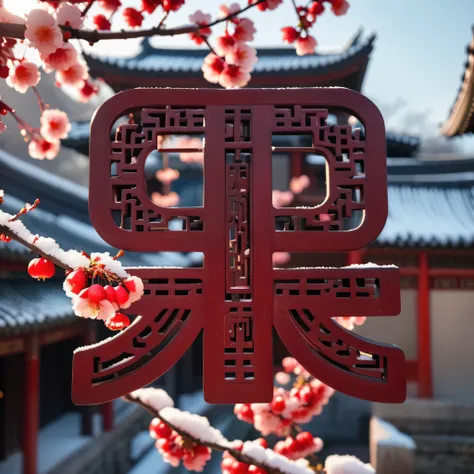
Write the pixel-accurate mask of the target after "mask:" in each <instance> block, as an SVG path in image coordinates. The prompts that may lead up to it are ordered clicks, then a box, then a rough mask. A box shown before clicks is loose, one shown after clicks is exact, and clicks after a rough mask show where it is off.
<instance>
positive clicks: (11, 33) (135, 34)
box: [0, 0, 265, 44]
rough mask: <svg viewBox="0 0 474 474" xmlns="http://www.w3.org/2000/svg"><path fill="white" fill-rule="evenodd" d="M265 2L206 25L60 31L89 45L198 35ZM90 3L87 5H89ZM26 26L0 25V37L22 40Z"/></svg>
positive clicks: (260, 1) (261, 0)
mask: <svg viewBox="0 0 474 474" xmlns="http://www.w3.org/2000/svg"><path fill="white" fill-rule="evenodd" d="M264 1H265V0H257V1H256V2H255V3H252V4H250V5H247V6H246V7H244V8H242V9H241V10H238V11H236V12H233V13H230V14H229V15H226V16H225V17H222V18H219V19H217V20H215V21H213V22H211V23H209V24H206V25H183V26H178V27H175V28H163V21H164V20H165V19H166V16H165V17H164V18H163V20H162V21H161V22H160V23H159V24H158V26H156V27H153V28H149V29H146V30H130V31H125V30H121V31H97V30H85V29H80V30H79V29H75V28H71V27H69V26H65V25H60V27H61V29H62V30H63V31H65V32H68V33H69V34H70V35H71V36H70V37H71V38H74V39H82V40H85V41H87V42H88V43H90V44H94V43H97V42H98V41H102V40H116V39H131V38H142V37H151V36H176V35H184V34H188V33H199V30H200V29H201V28H210V27H212V26H215V25H218V24H219V23H223V22H226V21H229V20H231V19H232V18H235V17H237V16H239V15H240V14H241V13H243V12H245V11H247V10H249V9H250V8H253V7H255V6H257V5H259V4H260V3H262V2H264ZM91 4H92V2H91V3H90V4H89V5H91ZM25 31H26V26H25V25H22V24H17V23H0V37H4V38H16V39H24V37H25Z"/></svg>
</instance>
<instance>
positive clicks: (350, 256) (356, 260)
mask: <svg viewBox="0 0 474 474" xmlns="http://www.w3.org/2000/svg"><path fill="white" fill-rule="evenodd" d="M364 254H365V249H358V250H351V251H350V252H348V253H347V265H358V264H360V263H364Z"/></svg>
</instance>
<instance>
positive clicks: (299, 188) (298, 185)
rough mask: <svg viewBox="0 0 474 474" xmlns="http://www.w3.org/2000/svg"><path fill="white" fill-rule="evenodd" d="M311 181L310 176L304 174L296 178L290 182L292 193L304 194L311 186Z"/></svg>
mask: <svg viewBox="0 0 474 474" xmlns="http://www.w3.org/2000/svg"><path fill="white" fill-rule="evenodd" d="M310 184H311V181H310V179H309V177H308V176H306V175H305V174H302V175H301V176H295V177H293V178H291V181H290V191H291V192H292V193H294V194H300V193H302V192H303V191H304V190H305V189H306V188H307V187H308V186H309V185H310Z"/></svg>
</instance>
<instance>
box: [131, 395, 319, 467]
mask: <svg viewBox="0 0 474 474" xmlns="http://www.w3.org/2000/svg"><path fill="white" fill-rule="evenodd" d="M145 390H155V389H142V390H138V391H136V392H133V393H131V394H128V395H126V396H125V397H124V399H125V400H126V401H128V402H132V403H136V404H137V405H139V406H141V407H142V408H144V409H145V410H147V411H148V412H149V413H151V414H152V415H153V416H154V417H156V418H157V419H158V420H159V421H160V422H162V423H164V424H165V425H167V426H168V427H169V428H170V429H171V430H173V431H175V432H176V433H177V434H178V435H179V436H180V437H181V438H182V443H183V445H184V446H188V447H189V446H192V445H194V446H195V445H198V446H205V447H207V448H209V449H211V450H215V451H221V452H225V453H227V454H230V455H231V456H232V457H233V458H234V459H235V460H237V461H238V462H241V463H244V464H248V465H253V466H256V467H258V468H260V469H262V470H263V471H264V472H267V473H270V474H314V472H315V471H313V470H312V469H310V468H309V467H306V466H305V465H303V464H302V463H298V462H295V461H291V460H290V459H287V458H285V457H284V456H281V455H279V454H277V453H275V452H274V451H272V450H271V449H265V448H263V447H262V446H261V445H259V444H258V442H257V441H252V442H248V441H247V442H245V443H243V442H242V441H240V440H234V441H228V440H227V439H226V438H225V437H224V436H223V435H222V433H221V432H220V431H219V430H217V429H216V428H214V427H212V426H211V425H210V423H209V420H208V419H207V418H205V417H202V416H199V415H195V414H191V413H188V412H182V411H180V410H178V409H176V408H172V407H166V408H163V409H161V410H159V409H156V408H155V406H156V405H155V403H154V400H152V398H151V397H150V394H151V392H145ZM160 392H162V391H161V390H160ZM161 397H162V394H160V395H159V397H158V398H159V399H161ZM145 400H146V401H145ZM159 405H160V404H158V406H159ZM151 426H154V423H153V422H152V424H151ZM158 429H161V431H163V428H160V427H159V426H158ZM160 441H162V440H159V441H158V442H157V447H159V448H162V445H163V444H164V443H160ZM239 447H240V449H239ZM188 449H191V448H188ZM194 449H195V448H194ZM171 462H172V464H173V460H172V461H171ZM178 462H179V461H178ZM197 470H199V469H197Z"/></svg>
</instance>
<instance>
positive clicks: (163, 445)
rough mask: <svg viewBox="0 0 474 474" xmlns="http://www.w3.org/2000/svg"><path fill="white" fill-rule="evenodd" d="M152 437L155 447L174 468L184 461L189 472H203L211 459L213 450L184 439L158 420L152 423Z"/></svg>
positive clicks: (155, 419)
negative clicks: (154, 440)
mask: <svg viewBox="0 0 474 474" xmlns="http://www.w3.org/2000/svg"><path fill="white" fill-rule="evenodd" d="M150 436H151V437H152V438H154V439H156V444H155V446H156V448H157V449H158V451H159V452H160V453H161V455H162V456H163V459H164V460H165V461H166V462H168V463H170V464H171V465H172V466H173V467H178V466H179V463H180V462H181V461H183V466H184V467H185V468H186V469H188V470H189V471H197V472H202V470H203V469H204V466H205V465H206V463H207V461H209V459H211V450H210V449H209V448H208V447H207V446H204V445H202V444H198V443H193V442H191V441H189V440H185V439H183V437H182V436H180V435H179V434H178V433H177V432H176V431H173V430H172V429H171V428H170V427H169V426H168V425H167V424H166V423H163V422H162V421H160V420H159V419H158V418H154V419H153V420H152V421H151V423H150Z"/></svg>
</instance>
